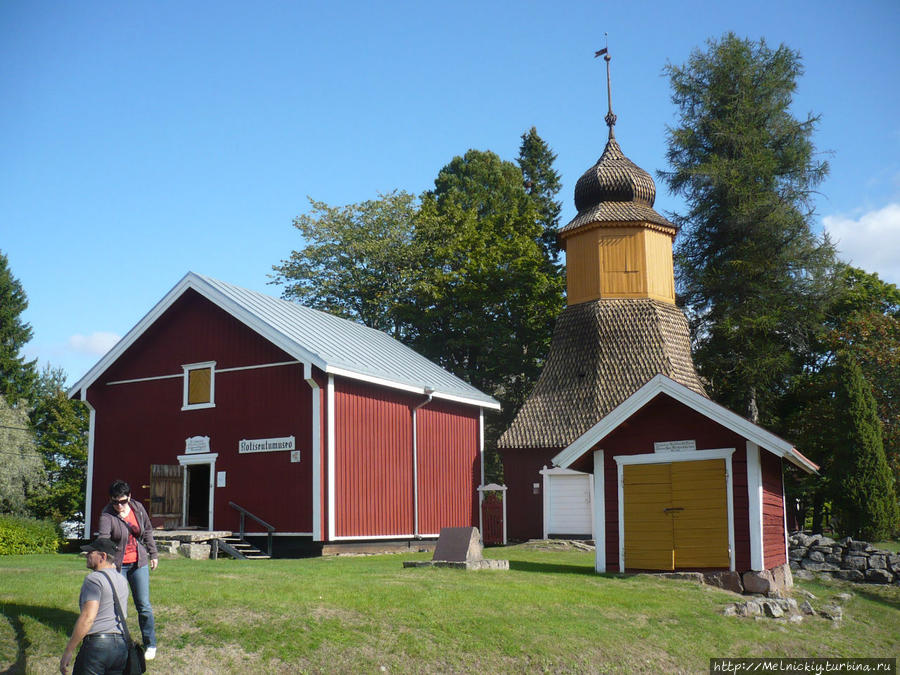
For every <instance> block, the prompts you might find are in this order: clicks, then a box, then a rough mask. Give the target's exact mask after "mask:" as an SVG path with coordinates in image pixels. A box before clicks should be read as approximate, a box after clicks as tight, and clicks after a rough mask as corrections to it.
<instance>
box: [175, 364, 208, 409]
mask: <svg viewBox="0 0 900 675" xmlns="http://www.w3.org/2000/svg"><path fill="white" fill-rule="evenodd" d="M215 366H216V364H215V362H214V361H209V362H207V363H192V364H190V365H186V366H182V368H184V400H183V402H182V407H181V409H182V410H192V409H195V408H212V407H214V406H215V405H216V403H215Z"/></svg>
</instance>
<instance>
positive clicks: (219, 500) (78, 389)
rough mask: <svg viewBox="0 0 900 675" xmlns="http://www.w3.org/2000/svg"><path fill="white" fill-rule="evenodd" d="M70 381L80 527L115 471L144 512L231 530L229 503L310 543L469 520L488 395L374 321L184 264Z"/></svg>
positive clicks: (400, 535)
mask: <svg viewBox="0 0 900 675" xmlns="http://www.w3.org/2000/svg"><path fill="white" fill-rule="evenodd" d="M70 393H71V395H72V396H74V397H77V398H80V399H81V400H83V401H85V402H86V403H87V404H88V406H89V407H90V437H89V454H88V481H87V483H88V487H87V503H86V509H85V513H86V523H85V532H93V531H94V530H95V529H96V524H97V519H98V517H99V513H100V510H101V509H102V508H103V506H104V504H105V503H106V500H107V494H106V489H107V487H108V485H109V483H110V482H111V481H112V480H114V479H116V478H123V479H125V480H127V481H128V482H129V483H130V484H131V485H132V493H133V494H134V496H135V497H136V498H137V499H139V500H141V501H143V502H144V503H145V504H149V506H150V510H151V515H152V516H153V517H154V519H155V520H156V524H165V525H167V526H169V527H185V526H187V527H196V528H200V529H209V530H237V529H238V522H239V512H238V510H237V509H236V508H235V507H234V506H232V504H234V505H237V506H239V507H241V508H243V509H246V510H247V511H249V512H250V513H252V514H254V515H255V516H257V517H258V518H260V519H262V520H264V521H266V522H267V523H269V524H270V525H272V526H273V527H274V528H275V530H276V532H275V536H276V537H279V536H280V537H293V538H297V537H299V538H304V539H308V540H309V541H312V542H342V541H365V540H378V539H382V540H383V539H395V540H403V539H407V540H410V539H416V538H428V537H436V536H437V535H438V533H439V532H440V528H441V527H450V526H471V525H478V521H479V516H478V492H477V488H478V486H479V485H480V484H481V483H482V482H483V462H482V454H483V427H484V421H483V416H484V410H485V409H493V410H496V409H499V404H498V403H497V402H496V401H495V400H494V399H492V398H491V397H489V396H487V395H485V394H483V393H482V392H480V391H478V390H477V389H475V388H474V387H471V386H470V385H468V384H466V383H465V382H463V381H462V380H460V379H459V378H457V377H455V376H453V375H451V374H450V373H448V372H447V371H445V370H443V369H442V368H440V367H439V366H437V365H435V364H434V363H432V362H431V361H429V360H427V359H425V358H424V357H422V356H420V355H419V354H417V353H416V352H414V351H412V350H411V349H409V348H408V347H406V346H404V345H403V344H401V343H400V342H398V341H396V340H394V339H393V338H391V337H389V336H388V335H386V334H384V333H381V332H379V331H376V330H372V329H370V328H366V327H364V326H361V325H359V324H357V323H354V322H351V321H347V320H344V319H341V318H338V317H335V316H332V315H330V314H327V313H324V312H319V311H316V310H313V309H309V308H307V307H302V306H300V305H298V304H296V303H292V302H288V301H285V300H280V299H277V298H272V297H269V296H266V295H264V294H261V293H257V292H254V291H249V290H246V289H243V288H239V287H236V286H233V285H231V284H227V283H224V282H221V281H217V280H215V279H210V278H208V277H204V276H200V275H196V274H193V273H189V274H187V275H186V276H185V277H184V278H183V279H182V280H181V281H180V282H179V283H178V284H177V285H176V286H175V287H174V288H173V289H172V290H171V291H170V292H169V293H168V294H167V295H166V296H165V297H164V298H163V299H162V300H161V301H160V302H159V303H158V304H157V305H156V306H155V307H154V308H153V309H152V310H151V311H150V312H149V313H148V314H147V315H146V316H145V317H144V318H143V319H142V320H141V321H140V323H138V324H137V326H135V327H134V328H133V329H132V330H131V331H130V332H129V333H128V334H127V335H126V336H125V337H124V338H122V340H121V341H120V342H119V343H118V344H117V345H116V346H115V347H114V348H113V349H112V350H111V351H110V352H109V353H108V354H107V355H106V356H104V357H103V359H101V360H100V362H99V363H97V365H95V366H94V367H93V368H92V369H91V370H90V371H89V372H88V373H87V374H86V375H85V376H84V377H83V378H81V380H80V381H79V382H78V383H76V384H75V385H74V387H73V388H72V389H71V392H70ZM251 522H252V521H248V525H249V524H250V523H251ZM250 529H251V530H252V527H251V528H250ZM259 533H262V531H261V529H260V530H259Z"/></svg>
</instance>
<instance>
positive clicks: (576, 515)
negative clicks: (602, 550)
mask: <svg viewBox="0 0 900 675" xmlns="http://www.w3.org/2000/svg"><path fill="white" fill-rule="evenodd" d="M548 478H549V488H550V495H549V497H550V499H549V501H550V504H549V506H550V514H549V515H550V518H549V527H548V528H547V530H548V536H554V535H556V536H559V535H577V536H587V537H590V536H592V535H593V532H592V527H591V526H592V522H591V474H588V473H585V474H578V475H549V476H548Z"/></svg>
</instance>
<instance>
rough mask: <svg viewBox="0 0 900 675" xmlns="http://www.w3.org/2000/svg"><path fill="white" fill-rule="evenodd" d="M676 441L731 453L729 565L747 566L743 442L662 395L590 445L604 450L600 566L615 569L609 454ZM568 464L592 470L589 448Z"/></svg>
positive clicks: (614, 494) (614, 486)
mask: <svg viewBox="0 0 900 675" xmlns="http://www.w3.org/2000/svg"><path fill="white" fill-rule="evenodd" d="M682 440H694V441H696V443H697V450H714V449H718V448H735V452H734V454H733V455H732V457H731V471H732V485H733V497H734V545H735V566H736V568H737V569H738V570H747V569H750V525H749V509H748V495H747V456H746V455H747V453H746V441H745V439H744V438H743V437H741V436H740V435H738V434H735V433H734V432H733V431H731V430H729V429H727V428H725V427H723V426H722V425H720V424H718V423H716V422H714V421H712V420H710V419H709V418H708V417H706V416H705V415H702V414H700V413H698V412H696V411H694V410H693V409H691V408H689V407H688V406H685V405H684V404H682V403H679V402H678V401H676V400H675V399H673V398H671V397H669V396H666V395H660V396H657V397H656V398H654V399H653V400H652V401H650V402H649V403H647V405H645V406H644V407H643V408H641V409H640V410H638V411H637V412H636V413H634V415H632V416H631V417H630V418H629V419H628V420H627V421H626V422H624V423H623V424H621V425H620V426H619V427H618V428H616V429H615V430H614V431H613V432H612V433H610V434H609V435H608V436H606V437H605V438H604V439H603V440H601V441H600V442H599V443H597V445H596V446H595V447H596V449H602V450H604V481H605V482H604V490H605V496H606V518H605V525H606V569H608V570H610V571H613V570H618V569H619V510H618V509H619V504H618V499H619V493H618V473H617V465H616V462H615V460H614V459H613V458H614V457H615V456H617V455H641V454H652V453H653V452H654V445H653V444H654V443H656V442H660V441H682ZM570 468H573V469H577V470H579V471H593V452H588V453H586V454H585V456H584V457H582V458H581V459H580V460H579V461H578V462H576V463H575V464H573V465H572V466H571V467H570Z"/></svg>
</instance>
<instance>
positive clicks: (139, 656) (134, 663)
mask: <svg viewBox="0 0 900 675" xmlns="http://www.w3.org/2000/svg"><path fill="white" fill-rule="evenodd" d="M103 576H104V577H106V581H107V583H108V584H109V589H110V590H111V591H112V596H113V603H114V605H115V607H116V618H118V620H119V623H120V624H121V625H122V634H123V635H124V636H125V644H126V645H127V646H128V658H127V659H126V660H125V670H124V671H122V672H124V673H125V675H141V673H144V672H146V671H147V662H146V661H145V660H144V646H143V645H140V644H138V643H136V642H133V641H132V640H131V633H129V632H128V624H127V623H126V622H125V615H124V614H123V612H122V606H121V605H120V604H119V594H118V593H116V587H115V586H114V585H113V582H112V579H110V578H109V575H108V574H107V573H106V572H104V573H103Z"/></svg>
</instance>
